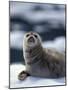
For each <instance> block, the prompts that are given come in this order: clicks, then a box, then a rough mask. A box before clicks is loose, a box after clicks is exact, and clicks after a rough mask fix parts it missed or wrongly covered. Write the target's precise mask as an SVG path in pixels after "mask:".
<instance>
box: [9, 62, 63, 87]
mask: <svg viewBox="0 0 68 90" xmlns="http://www.w3.org/2000/svg"><path fill="white" fill-rule="evenodd" d="M22 70H25V65H22V64H12V65H10V88H20V87H36V86H52V85H53V86H54V85H65V78H64V77H63V78H59V79H47V78H40V77H32V76H28V77H27V78H26V79H25V80H24V81H20V80H18V74H19V73H20V72H21V71H22Z"/></svg>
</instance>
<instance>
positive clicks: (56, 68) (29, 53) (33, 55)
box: [18, 32, 66, 80]
mask: <svg viewBox="0 0 68 90" xmlns="http://www.w3.org/2000/svg"><path fill="white" fill-rule="evenodd" d="M41 41H42V40H41V37H40V35H39V34H37V33H36V32H28V33H26V34H25V36H24V39H23V56H24V60H25V66H26V70H25V71H22V72H20V73H19V75H18V79H19V80H24V79H25V78H26V77H27V76H29V75H31V76H36V77H43V78H59V77H64V76H65V74H66V72H65V70H66V69H65V68H66V65H65V55H64V54H62V53H60V52H57V51H56V50H54V49H48V48H43V47H42V42H41Z"/></svg>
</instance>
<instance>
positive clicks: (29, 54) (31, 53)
mask: <svg viewBox="0 0 68 90" xmlns="http://www.w3.org/2000/svg"><path fill="white" fill-rule="evenodd" d="M42 53H43V49H42V46H41V45H37V46H35V47H34V48H32V49H26V50H25V59H26V58H27V60H28V61H26V62H27V63H28V64H34V63H37V62H39V60H40V59H41V58H42Z"/></svg>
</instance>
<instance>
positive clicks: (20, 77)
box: [18, 71, 29, 80]
mask: <svg viewBox="0 0 68 90" xmlns="http://www.w3.org/2000/svg"><path fill="white" fill-rule="evenodd" d="M27 76H29V74H28V73H27V71H22V72H20V73H19V75H18V79H19V80H24V79H26V77H27Z"/></svg>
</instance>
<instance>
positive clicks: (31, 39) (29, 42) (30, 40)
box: [23, 32, 41, 48]
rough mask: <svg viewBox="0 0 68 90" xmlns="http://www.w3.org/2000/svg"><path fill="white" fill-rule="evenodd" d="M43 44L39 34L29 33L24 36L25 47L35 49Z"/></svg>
mask: <svg viewBox="0 0 68 90" xmlns="http://www.w3.org/2000/svg"><path fill="white" fill-rule="evenodd" d="M39 44H41V38H40V36H39V34H37V33H35V32H28V33H26V34H25V36H24V40H23V45H25V46H27V47H30V48H32V47H35V46H37V45H39Z"/></svg>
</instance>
